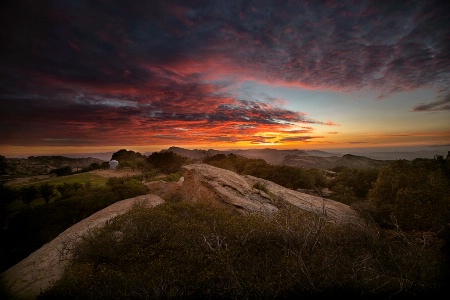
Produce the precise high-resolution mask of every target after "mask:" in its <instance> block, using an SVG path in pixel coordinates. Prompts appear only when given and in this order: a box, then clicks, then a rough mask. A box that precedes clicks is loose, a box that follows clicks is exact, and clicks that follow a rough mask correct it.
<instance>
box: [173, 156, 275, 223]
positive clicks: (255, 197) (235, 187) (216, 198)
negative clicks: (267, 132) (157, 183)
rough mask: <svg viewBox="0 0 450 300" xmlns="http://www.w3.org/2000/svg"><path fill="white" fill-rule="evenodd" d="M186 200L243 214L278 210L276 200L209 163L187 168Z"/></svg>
mask: <svg viewBox="0 0 450 300" xmlns="http://www.w3.org/2000/svg"><path fill="white" fill-rule="evenodd" d="M181 194H182V199H183V200H185V201H195V202H204V203H208V204H209V205H211V206H215V207H218V208H224V209H228V210H235V211H237V212H239V213H244V214H245V213H251V212H274V211H277V210H278V209H277V207H276V206H275V203H274V201H273V200H272V198H271V197H270V196H269V195H268V194H266V193H265V192H264V191H262V190H259V189H256V188H253V187H252V186H251V185H250V184H249V182H247V180H246V179H245V178H244V177H242V176H240V175H238V174H236V173H234V172H232V171H229V170H225V169H221V168H216V167H213V166H210V165H206V164H191V165H187V166H184V183H183V186H182V188H181Z"/></svg>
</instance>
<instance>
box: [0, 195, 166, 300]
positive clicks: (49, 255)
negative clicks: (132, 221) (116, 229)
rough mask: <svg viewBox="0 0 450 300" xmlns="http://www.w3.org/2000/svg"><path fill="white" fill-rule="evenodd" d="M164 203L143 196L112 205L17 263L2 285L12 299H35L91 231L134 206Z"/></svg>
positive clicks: (156, 197) (2, 275) (4, 273)
mask: <svg viewBox="0 0 450 300" xmlns="http://www.w3.org/2000/svg"><path fill="white" fill-rule="evenodd" d="M163 202H164V200H163V199H161V198H160V197H158V196H155V195H143V196H137V197H134V198H130V199H126V200H122V201H119V202H117V203H114V204H112V205H110V206H108V207H107V208H105V209H103V210H101V211H98V212H96V213H95V214H93V215H91V216H89V217H88V218H86V219H84V220H83V221H80V222H78V223H77V224H75V225H73V226H72V227H70V228H68V229H67V230H65V231H64V232H63V233H61V234H60V235H58V236H57V237H56V238H55V239H53V240H52V241H50V242H49V243H47V244H45V245H44V246H42V247H41V248H39V249H38V250H36V251H35V252H33V253H32V254H30V255H29V256H28V257H27V258H25V259H23V260H22V261H21V262H19V263H18V264H16V265H14V266H12V267H11V268H9V269H8V270H6V271H5V272H3V273H2V274H1V275H0V279H1V284H2V286H3V288H5V289H6V290H7V291H8V292H9V293H10V294H11V295H12V296H13V299H35V298H36V297H37V296H38V295H39V293H40V292H41V291H43V290H45V289H47V288H48V287H50V286H51V285H52V283H53V282H55V281H56V280H58V279H59V278H61V276H62V275H63V273H64V270H65V268H66V267H67V265H68V263H69V261H70V258H71V251H70V249H73V247H74V246H75V245H76V244H77V243H78V242H79V241H80V239H81V237H82V236H83V235H84V234H86V233H88V232H89V231H90V230H93V229H95V228H98V227H101V226H103V225H104V224H105V223H106V222H107V221H108V220H110V219H112V218H114V217H115V216H117V215H120V214H123V213H125V212H127V211H128V210H129V209H130V208H131V207H132V206H133V204H135V203H141V204H142V205H144V206H146V207H154V206H156V205H158V204H161V203H163Z"/></svg>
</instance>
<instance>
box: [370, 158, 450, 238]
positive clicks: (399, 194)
mask: <svg viewBox="0 0 450 300" xmlns="http://www.w3.org/2000/svg"><path fill="white" fill-rule="evenodd" d="M368 199H369V203H370V204H371V207H370V208H371V211H369V212H370V213H372V215H373V217H374V218H375V219H376V220H377V221H378V222H379V223H380V224H385V225H388V226H400V227H401V228H402V229H404V230H420V231H428V230H431V231H434V232H439V231H442V230H443V229H446V228H447V227H448V224H449V220H450V177H449V176H447V175H446V172H445V168H443V167H442V166H441V165H440V162H439V161H438V160H418V161H413V162H411V161H406V160H398V161H395V162H393V163H391V164H390V165H388V166H386V167H384V168H382V170H381V172H380V175H379V176H378V179H377V181H376V183H375V184H374V187H373V189H371V190H370V192H369V195H368Z"/></svg>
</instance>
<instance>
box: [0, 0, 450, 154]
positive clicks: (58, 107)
mask: <svg viewBox="0 0 450 300" xmlns="http://www.w3.org/2000/svg"><path fill="white" fill-rule="evenodd" d="M0 45H1V46H0V101H1V108H0V154H1V155H4V156H14V155H37V154H39V155H44V154H67V153H90V152H106V151H116V150H118V149H122V148H126V149H132V150H135V151H140V152H148V151H159V150H160V149H165V148H168V147H170V146H179V147H185V148H189V149H209V148H214V149H233V148H240V149H248V148H255V147H259V148H275V149H322V150H327V149H351V148H355V149H356V148H358V149H359V148H374V149H409V148H411V149H419V148H420V149H433V147H434V148H435V149H441V148H449V150H450V1H403V0H402V1H293V0H291V1H276V0H272V1H269V0H258V1H246V0H241V1H234V0H216V1H214V0H204V1H200V0H199V1H197V0H193V1H181V0H180V1H167V0H164V1H144V0H141V1H111V0H103V1H87V0H86V1H65V0H59V1H56V0H55V1H43V0H42V1H41V0H29V1H23V0H20V1H17V0H15V1H12V0H10V1H2V2H1V4H0Z"/></svg>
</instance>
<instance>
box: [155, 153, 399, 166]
mask: <svg viewBox="0 0 450 300" xmlns="http://www.w3.org/2000/svg"><path fill="white" fill-rule="evenodd" d="M161 151H172V152H174V153H177V154H179V155H182V156H185V157H189V158H192V159H197V160H201V159H203V158H206V157H208V156H213V155H216V154H225V155H228V154H230V153H233V154H236V155H240V156H242V157H246V158H253V159H258V158H260V159H264V160H265V161H266V162H267V163H269V164H274V165H287V166H295V167H303V168H316V169H327V170H329V169H332V168H334V167H337V166H344V167H349V168H379V167H382V166H384V165H386V164H388V163H389V162H390V160H376V159H371V158H368V157H365V156H358V155H352V154H344V155H339V154H337V153H331V152H325V151H320V150H295V149H294V150H277V149H248V150H228V151H220V150H214V149H209V150H198V149H195V150H189V149H184V148H180V147H170V148H169V149H166V150H161Z"/></svg>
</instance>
